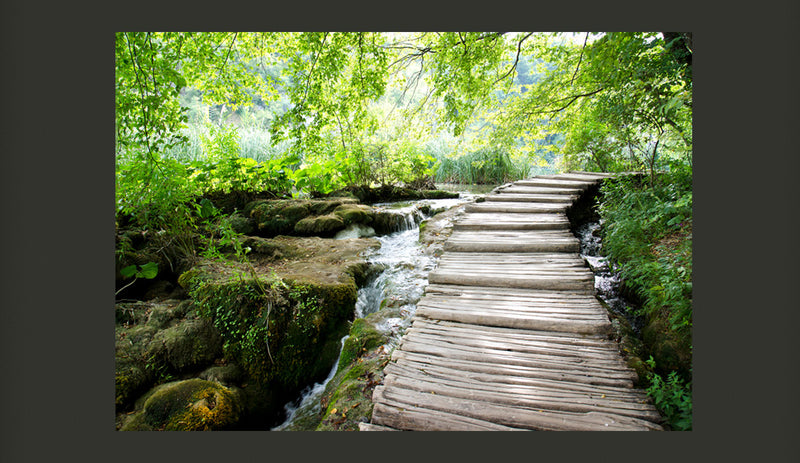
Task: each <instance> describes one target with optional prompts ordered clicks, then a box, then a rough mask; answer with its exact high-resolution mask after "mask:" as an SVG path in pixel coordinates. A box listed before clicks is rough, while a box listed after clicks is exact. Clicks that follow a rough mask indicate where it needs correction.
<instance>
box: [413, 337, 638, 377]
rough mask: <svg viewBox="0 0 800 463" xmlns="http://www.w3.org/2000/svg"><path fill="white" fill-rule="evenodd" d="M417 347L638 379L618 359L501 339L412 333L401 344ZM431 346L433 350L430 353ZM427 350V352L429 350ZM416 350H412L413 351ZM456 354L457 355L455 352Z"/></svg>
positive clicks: (423, 351)
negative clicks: (510, 357)
mask: <svg viewBox="0 0 800 463" xmlns="http://www.w3.org/2000/svg"><path fill="white" fill-rule="evenodd" d="M406 342H408V343H414V349H418V350H414V351H415V352H419V353H435V352H439V353H443V355H444V352H445V351H447V353H450V354H453V355H461V354H464V355H466V354H480V355H488V356H494V357H496V358H506V357H508V356H513V357H514V358H515V359H517V360H521V361H524V362H525V363H524V364H525V365H529V366H537V367H541V368H548V367H553V366H564V367H566V368H573V369H583V368H588V369H594V368H602V369H607V370H608V373H609V374H610V375H611V376H619V375H618V373H619V371H621V370H625V373H624V375H623V376H622V377H624V378H634V379H635V375H634V374H632V372H630V371H628V369H627V365H626V364H625V362H624V361H623V360H622V357H621V356H619V355H616V356H606V355H589V354H584V353H581V352H576V351H575V350H567V349H563V350H562V351H560V352H559V351H558V350H553V349H549V350H548V349H545V348H541V347H526V346H523V345H520V344H518V343H509V342H503V340H502V339H499V338H498V339H495V340H494V342H489V341H485V340H484V341H481V342H467V341H466V340H465V339H463V338H461V339H459V338H454V337H449V338H447V337H444V336H441V335H437V334H435V333H433V334H432V333H425V332H421V331H414V332H409V333H408V336H405V337H404V338H403V340H402V341H401V345H404V343H406ZM428 346H430V349H428ZM426 349H427V350H426ZM410 350H413V349H410ZM456 351H457V352H456Z"/></svg>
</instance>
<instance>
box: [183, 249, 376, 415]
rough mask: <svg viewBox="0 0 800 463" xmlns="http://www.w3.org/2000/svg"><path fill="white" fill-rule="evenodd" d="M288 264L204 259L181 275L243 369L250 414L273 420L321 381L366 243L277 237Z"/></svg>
mask: <svg viewBox="0 0 800 463" xmlns="http://www.w3.org/2000/svg"><path fill="white" fill-rule="evenodd" d="M275 241H276V242H278V243H280V245H281V246H285V247H286V248H291V249H292V250H291V254H292V255H294V256H296V257H295V258H292V259H284V260H281V261H280V262H279V264H275V263H264V264H259V263H255V264H252V266H251V265H249V264H240V263H237V262H218V261H206V262H203V263H202V264H201V265H199V266H198V267H196V268H195V269H193V270H192V271H190V272H187V273H186V274H184V275H182V276H181V278H180V279H179V282H180V283H181V284H182V285H185V287H186V289H187V290H188V291H189V293H190V294H191V295H192V297H193V298H194V300H196V301H198V303H199V306H200V313H201V314H202V316H203V317H205V318H206V319H208V320H210V321H211V322H212V323H213V325H214V326H215V327H216V328H217V330H218V331H219V332H220V334H221V337H222V341H223V345H224V348H223V349H224V355H225V358H226V359H227V361H229V362H231V363H235V364H238V365H240V366H241V367H242V370H243V373H244V376H245V381H246V382H247V387H245V388H244V393H245V395H246V397H247V398H248V400H247V409H248V413H249V414H251V415H262V416H274V415H275V414H276V413H278V412H280V411H281V410H282V407H283V404H284V403H285V402H286V401H288V400H290V399H293V398H294V397H295V396H296V394H297V393H299V391H300V390H302V388H304V387H305V386H307V385H308V384H311V383H313V382H315V381H319V380H321V379H323V378H324V377H325V376H326V375H327V373H328V372H329V371H330V368H331V367H332V365H333V363H334V362H335V361H336V357H337V356H338V352H339V345H340V340H341V338H342V337H343V336H344V335H345V334H346V333H347V330H348V321H349V320H352V319H353V317H354V309H355V301H356V296H357V279H358V278H359V275H362V274H364V273H365V270H364V267H365V265H366V264H365V262H364V261H363V259H362V258H361V257H360V254H361V253H363V252H364V251H365V250H366V249H368V248H370V247H373V246H376V245H378V244H377V242H374V241H372V240H331V239H322V238H292V237H285V236H284V237H278V238H275Z"/></svg>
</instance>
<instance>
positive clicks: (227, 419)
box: [121, 378, 243, 431]
mask: <svg viewBox="0 0 800 463" xmlns="http://www.w3.org/2000/svg"><path fill="white" fill-rule="evenodd" d="M143 402H144V403H143V406H142V408H141V410H140V411H137V412H136V413H135V414H133V415H132V416H131V417H130V418H129V419H128V420H127V421H126V422H125V424H124V425H123V426H122V429H121V430H122V431H152V430H159V431H160V430H163V431H211V430H224V429H230V428H231V427H233V426H234V425H236V424H237V423H238V421H239V418H240V416H241V413H242V410H243V403H242V394H241V392H240V391H238V390H237V389H234V388H228V387H225V386H222V385H221V384H218V383H215V382H211V381H205V380H202V379H197V378H195V379H189V380H185V381H176V382H171V383H166V384H162V385H160V386H157V387H156V388H154V389H153V390H152V391H151V392H149V393H148V394H147V397H146V399H145V400H144V401H143Z"/></svg>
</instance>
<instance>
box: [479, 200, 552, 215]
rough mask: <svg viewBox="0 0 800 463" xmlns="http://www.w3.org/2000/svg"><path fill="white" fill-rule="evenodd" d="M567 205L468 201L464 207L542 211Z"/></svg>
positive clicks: (521, 211)
mask: <svg viewBox="0 0 800 463" xmlns="http://www.w3.org/2000/svg"><path fill="white" fill-rule="evenodd" d="M567 207H568V205H566V204H558V203H526V202H491V203H488V202H483V203H469V204H467V205H466V206H465V207H464V210H465V211H467V212H512V213H513V212H517V213H524V212H528V213H543V212H554V213H558V212H562V213H563V212H564V211H566V210H567Z"/></svg>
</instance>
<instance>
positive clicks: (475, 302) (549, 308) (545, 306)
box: [419, 294, 606, 317]
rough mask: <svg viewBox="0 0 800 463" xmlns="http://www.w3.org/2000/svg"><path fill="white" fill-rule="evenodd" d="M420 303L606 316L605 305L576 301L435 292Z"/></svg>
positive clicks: (432, 305)
mask: <svg viewBox="0 0 800 463" xmlns="http://www.w3.org/2000/svg"><path fill="white" fill-rule="evenodd" d="M419 305H421V306H423V305H424V306H427V307H440V308H448V307H450V308H456V309H459V308H462V307H463V308H473V309H483V310H513V311H520V312H531V313H542V314H556V315H557V314H563V315H582V316H585V315H594V316H598V315H602V316H604V317H605V316H606V311H605V309H604V308H603V307H601V306H598V305H595V304H592V303H587V304H585V305H578V304H575V303H556V304H554V303H544V302H542V303H536V302H531V301H523V302H514V301H508V300H502V299H500V300H498V299H494V300H493V299H490V298H486V299H473V298H453V297H446V296H436V295H435V294H431V295H426V296H425V297H423V298H422V300H420V302H419Z"/></svg>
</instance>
